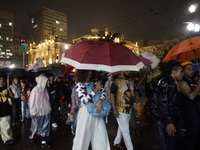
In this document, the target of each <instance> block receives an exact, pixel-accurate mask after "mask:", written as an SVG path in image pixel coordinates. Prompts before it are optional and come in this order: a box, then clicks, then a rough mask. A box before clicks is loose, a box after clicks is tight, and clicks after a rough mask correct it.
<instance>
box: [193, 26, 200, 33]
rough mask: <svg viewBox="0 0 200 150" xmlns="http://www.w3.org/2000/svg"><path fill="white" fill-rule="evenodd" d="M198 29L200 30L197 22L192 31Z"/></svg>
mask: <svg viewBox="0 0 200 150" xmlns="http://www.w3.org/2000/svg"><path fill="white" fill-rule="evenodd" d="M199 30H200V26H199V25H198V24H195V26H194V31H195V32H199Z"/></svg>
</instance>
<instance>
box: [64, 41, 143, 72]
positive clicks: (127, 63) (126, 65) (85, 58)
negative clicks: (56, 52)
mask: <svg viewBox="0 0 200 150" xmlns="http://www.w3.org/2000/svg"><path fill="white" fill-rule="evenodd" d="M61 62H63V63H66V64H69V65H71V66H73V67H75V68H77V69H83V70H102V71H107V72H117V71H139V70H140V68H142V67H143V66H144V64H143V63H142V62H141V61H140V59H139V57H137V56H136V55H135V54H134V53H132V51H131V50H129V49H128V48H127V47H125V46H123V45H120V44H116V43H112V42H104V41H83V42H80V43H77V44H75V45H73V46H72V47H71V48H70V49H69V51H67V52H66V53H65V56H64V57H63V58H62V59H61Z"/></svg>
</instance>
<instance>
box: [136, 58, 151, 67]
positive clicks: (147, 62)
mask: <svg viewBox="0 0 200 150" xmlns="http://www.w3.org/2000/svg"><path fill="white" fill-rule="evenodd" d="M139 59H140V61H141V62H143V64H145V65H150V64H152V62H151V61H150V60H149V59H147V58H144V57H142V56H139Z"/></svg>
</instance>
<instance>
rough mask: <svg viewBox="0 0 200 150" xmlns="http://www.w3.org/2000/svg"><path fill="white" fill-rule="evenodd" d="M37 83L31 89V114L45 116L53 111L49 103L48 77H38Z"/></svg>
mask: <svg viewBox="0 0 200 150" xmlns="http://www.w3.org/2000/svg"><path fill="white" fill-rule="evenodd" d="M35 80H36V82H37V85H36V86H35V87H34V88H33V90H32V91H31V94H30V97H29V102H30V115H31V116H36V117H38V116H44V115H47V114H49V113H50V112H51V106H50V103H49V95H48V92H47V90H46V83H47V80H48V79H47V77H45V76H39V77H36V79H35Z"/></svg>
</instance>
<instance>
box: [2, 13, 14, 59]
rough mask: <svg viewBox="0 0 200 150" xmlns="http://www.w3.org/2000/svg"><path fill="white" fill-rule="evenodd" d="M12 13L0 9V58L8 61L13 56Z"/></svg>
mask: <svg viewBox="0 0 200 150" xmlns="http://www.w3.org/2000/svg"><path fill="white" fill-rule="evenodd" d="M13 29H14V28H13V14H12V13H9V12H6V11H3V10H0V60H1V61H10V60H12V56H13V52H12V49H13V31H14V30H13Z"/></svg>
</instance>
